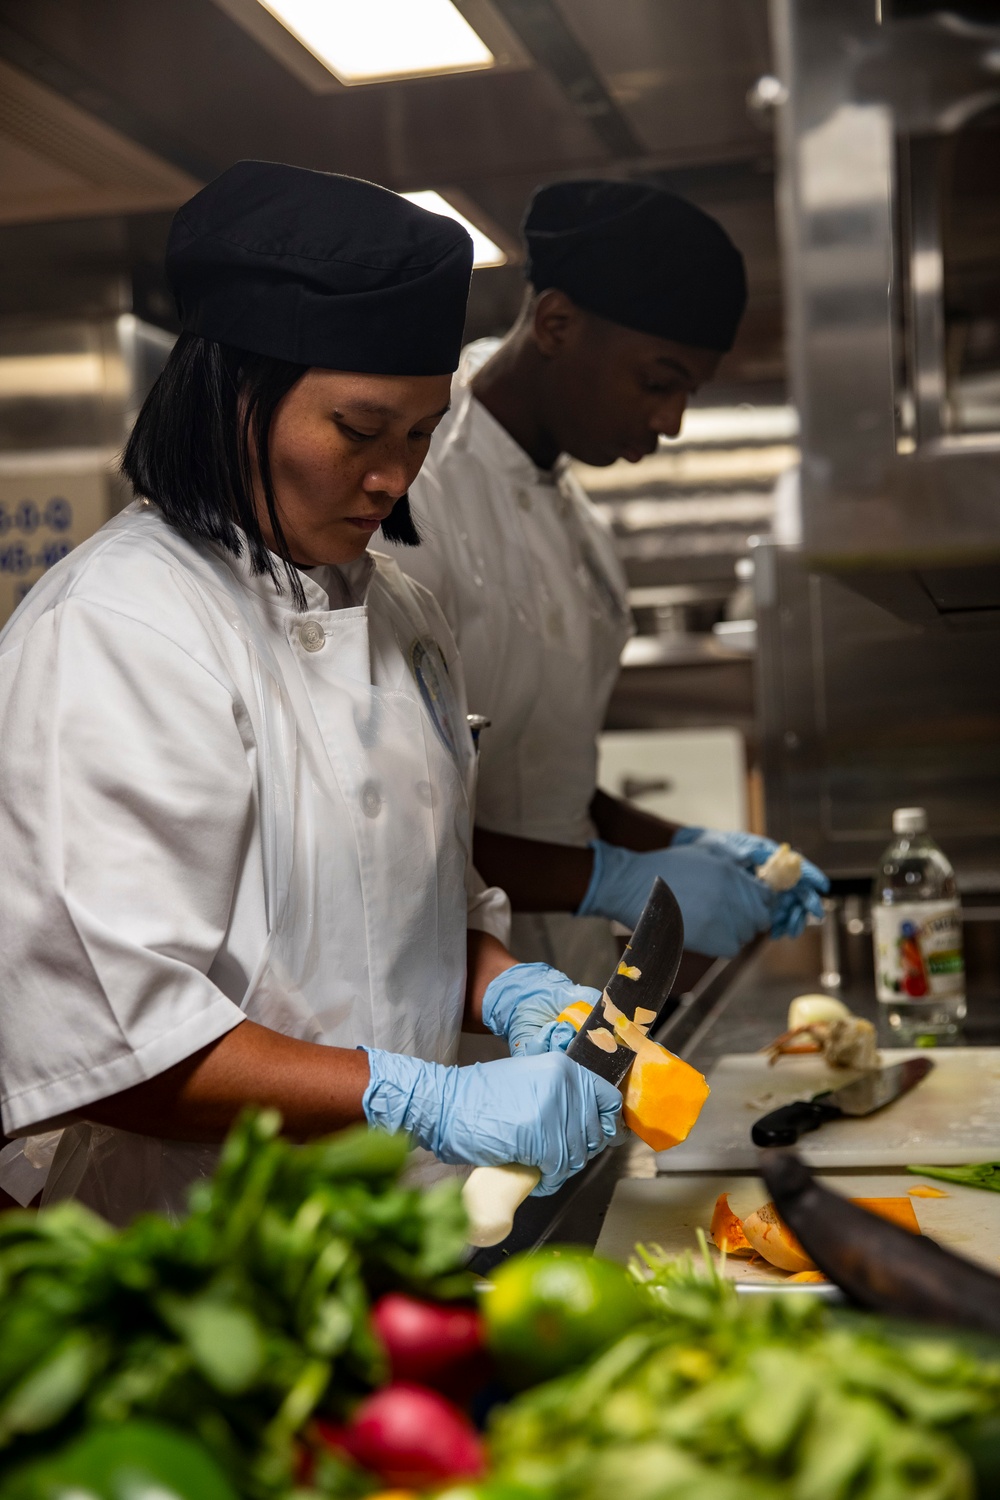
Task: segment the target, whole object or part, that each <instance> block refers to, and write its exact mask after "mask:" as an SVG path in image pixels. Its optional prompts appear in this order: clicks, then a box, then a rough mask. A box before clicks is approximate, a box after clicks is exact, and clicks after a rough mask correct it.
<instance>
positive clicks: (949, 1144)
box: [656, 1047, 1000, 1172]
mask: <svg viewBox="0 0 1000 1500" xmlns="http://www.w3.org/2000/svg"><path fill="white" fill-rule="evenodd" d="M930 1055H931V1056H932V1057H933V1061H934V1069H933V1071H932V1072H931V1073H929V1074H928V1076H927V1077H926V1078H925V1079H923V1081H922V1082H921V1083H918V1084H917V1086H916V1088H914V1089H911V1090H910V1092H909V1093H908V1094H905V1095H904V1096H903V1097H902V1098H901V1099H897V1100H895V1102H894V1103H892V1104H890V1105H887V1106H886V1108H885V1109H882V1110H879V1111H878V1113H877V1114H874V1115H868V1116H867V1117H866V1118H864V1119H854V1120H834V1121H832V1122H831V1123H830V1124H829V1125H822V1126H821V1127H820V1128H819V1130H815V1131H811V1132H810V1133H809V1134H808V1135H804V1136H802V1137H801V1139H800V1141H799V1145H798V1148H797V1149H798V1151H799V1154H800V1155H801V1156H802V1158H803V1160H804V1161H807V1162H808V1163H809V1165H810V1166H813V1167H822V1168H832V1167H905V1166H909V1165H910V1164H911V1163H916V1164H918V1165H924V1164H926V1165H927V1166H934V1167H940V1166H954V1165H956V1164H961V1163H964V1162H974V1161H994V1160H1000V1047H948V1048H944V1047H942V1048H940V1049H938V1050H937V1051H935V1052H933V1053H932V1054H930ZM926 1056H928V1053H927V1052H923V1051H906V1050H905V1049H902V1048H899V1049H897V1048H892V1049H885V1050H884V1051H883V1053H882V1061H883V1064H886V1065H888V1064H890V1063H895V1062H903V1061H904V1060H905V1059H906V1058H908V1057H926ZM859 1076H860V1075H859V1074H857V1073H848V1072H845V1071H844V1070H843V1069H837V1070H834V1069H832V1068H828V1067H827V1066H826V1064H825V1063H824V1062H823V1061H822V1060H821V1059H820V1058H818V1057H782V1058H779V1060H778V1062H777V1063H775V1065H774V1066H773V1067H771V1065H770V1064H769V1062H768V1059H767V1058H766V1057H765V1056H763V1055H762V1054H761V1053H759V1052H750V1053H734V1054H732V1055H730V1056H729V1057H722V1058H720V1059H719V1061H718V1062H717V1063H716V1065H715V1067H714V1068H713V1069H712V1070H711V1072H710V1073H709V1075H708V1081H709V1084H710V1086H711V1090H712V1092H711V1094H710V1095H709V1097H708V1100H707V1101H706V1103H705V1107H704V1108H703V1110H702V1112H701V1116H700V1117H699V1119H698V1123H697V1124H696V1125H695V1127H694V1129H693V1130H692V1132H691V1134H690V1135H689V1136H688V1138H687V1140H686V1141H682V1142H681V1144H680V1145H679V1146H674V1147H673V1149H672V1150H670V1151H661V1152H659V1153H658V1155H657V1157H656V1167H657V1171H659V1172H720V1171H721V1172H726V1171H730V1172H731V1171H735V1172H740V1171H752V1170H753V1169H754V1168H755V1167H756V1165H757V1148H756V1147H755V1146H754V1144H753V1142H752V1141H751V1139H750V1127H751V1126H752V1125H753V1123H754V1121H755V1120H758V1119H760V1117H761V1115H765V1114H767V1113H768V1112H769V1111H770V1110H772V1109H777V1108H778V1107H779V1106H780V1105H782V1104H789V1103H791V1101H792V1100H793V1099H808V1098H810V1097H811V1096H812V1095H813V1094H818V1093H819V1092H820V1091H821V1090H822V1089H829V1088H840V1087H841V1086H842V1085H843V1084H845V1083H850V1082H851V1080H852V1079H854V1078H857V1077H859Z"/></svg>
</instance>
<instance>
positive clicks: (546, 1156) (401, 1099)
mask: <svg viewBox="0 0 1000 1500" xmlns="http://www.w3.org/2000/svg"><path fill="white" fill-rule="evenodd" d="M363 1050H364V1051H366V1052H367V1053H368V1066H369V1068H370V1070H371V1077H370V1079H369V1082H368V1087H367V1088H366V1089H365V1093H364V1099H363V1100H362V1107H363V1109H364V1112H365V1119H366V1120H367V1121H368V1123H369V1125H376V1126H379V1127H380V1128H381V1129H383V1130H390V1131H396V1130H408V1131H409V1132H410V1134H411V1135H412V1136H414V1137H415V1138H416V1140H417V1142H418V1144H419V1145H421V1146H425V1147H426V1148H427V1150H428V1151H432V1152H433V1153H434V1155H435V1156H436V1157H438V1159H439V1160H440V1161H446V1162H461V1163H463V1164H466V1165H468V1166H476V1167H482V1166H492V1167H498V1166H504V1165H506V1164H508V1163H510V1162H517V1163H519V1164H520V1165H521V1166H525V1167H537V1168H538V1169H539V1171H540V1172H541V1174H542V1180H541V1182H540V1183H539V1185H538V1187H537V1188H536V1189H535V1193H536V1194H537V1195H538V1196H539V1197H544V1196H546V1195H547V1194H548V1193H554V1192H556V1191H557V1189H558V1188H561V1187H562V1185H563V1183H564V1182H565V1181H566V1179H567V1178H568V1177H572V1175H573V1173H574V1172H579V1170H580V1168H581V1167H582V1166H585V1165H586V1163H587V1162H588V1161H589V1160H590V1158H591V1157H592V1156H596V1155H597V1153H598V1152H599V1151H603V1150H604V1148H605V1146H607V1145H608V1143H609V1142H610V1141H611V1139H612V1137H613V1136H614V1134H615V1130H616V1127H617V1124H618V1115H619V1111H620V1110H621V1107H622V1096H621V1094H620V1093H619V1092H618V1090H617V1089H616V1088H615V1087H614V1085H613V1084H610V1083H608V1081H607V1080H606V1079H604V1078H601V1077H600V1076H599V1075H598V1074H597V1073H591V1072H589V1071H588V1070H587V1069H586V1068H581V1067H580V1065H579V1063H575V1062H573V1061H572V1060H571V1059H570V1058H568V1057H567V1056H566V1055H565V1053H563V1052H546V1053H544V1054H543V1055H542V1056H540V1057H524V1058H520V1057H502V1058H500V1059H499V1061H498V1062H487V1063H473V1064H472V1066H471V1067H468V1068H447V1067H445V1066H444V1065H443V1064H442V1063H433V1062H425V1061H424V1060H423V1059H422V1058H419V1057H406V1056H405V1055H404V1054H403V1053H401V1052H381V1051H379V1049H378V1048H376V1047H366V1048H364V1049H363Z"/></svg>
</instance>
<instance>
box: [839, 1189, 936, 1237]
mask: <svg viewBox="0 0 1000 1500" xmlns="http://www.w3.org/2000/svg"><path fill="white" fill-rule="evenodd" d="M851 1202H852V1203H856V1204H857V1205H858V1207H859V1208H867V1210H868V1212H869V1213H870V1214H878V1216H879V1218H880V1219H888V1220H889V1223H890V1224H898V1225H899V1227H900V1229H908V1230H909V1231H910V1233H911V1234H919V1233H920V1225H919V1224H918V1223H917V1216H916V1214H915V1213H914V1211H913V1204H912V1203H911V1202H910V1200H909V1198H852V1199H851Z"/></svg>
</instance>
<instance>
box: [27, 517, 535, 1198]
mask: <svg viewBox="0 0 1000 1500" xmlns="http://www.w3.org/2000/svg"><path fill="white" fill-rule="evenodd" d="M349 571H350V572H351V576H350V578H349V579H345V578H344V577H343V576H341V575H346V574H348V572H349ZM324 573H325V574H328V575H330V584H331V587H330V590H329V591H327V590H326V589H325V588H324V587H321V586H320V582H319V581H318V580H320V579H322V577H323V575H324ZM334 583H336V585H337V587H338V588H339V589H340V591H341V593H343V594H346V596H347V597H349V598H351V597H355V598H357V599H359V600H360V601H361V602H360V603H357V604H355V605H354V606H353V607H351V606H348V607H343V608H336V609H330V608H329V605H330V595H331V594H332V593H334V592H335V590H334V587H333V585H334ZM303 587H304V588H305V591H306V595H307V601H308V604H309V609H310V613H311V615H312V616H313V618H311V619H308V620H306V621H304V622H302V623H301V624H300V623H299V621H300V620H301V616H299V615H297V613H296V611H295V609H294V606H293V604H292V601H291V599H290V597H289V593H288V589H287V586H286V588H285V590H284V593H278V592H277V591H276V589H275V587H274V585H273V584H272V583H271V581H270V580H269V579H268V578H266V577H254V576H253V575H252V574H251V573H250V570H249V566H248V565H247V564H246V563H245V562H244V561H241V560H238V559H235V558H232V557H230V556H229V555H228V554H225V553H224V552H223V551H222V550H221V549H219V548H216V547H213V546H210V545H207V544H205V545H194V544H192V543H191V542H189V541H187V540H185V539H184V538H183V537H182V536H181V535H180V534H179V533H177V532H175V531H173V530H172V528H170V527H169V526H168V525H167V524H166V523H165V522H164V521H163V520H162V518H161V517H160V516H159V514H158V512H157V511H156V510H155V509H154V508H152V507H139V506H131V507H129V509H128V510H126V511H125V512H123V514H122V515H121V516H119V517H117V518H116V519H115V520H114V521H112V522H111V523H110V524H109V525H108V526H106V527H104V528H103V530H101V531H100V532H98V534H97V535H96V536H95V537H94V538H93V539H92V540H91V541H89V542H87V543H85V544H84V545H83V546H82V547H80V548H78V549H77V550H76V551H74V552H73V553H72V554H71V555H70V556H69V557H68V558H67V559H66V560H65V562H63V563H61V564H59V565H58V566H57V567H55V568H53V569H52V571H51V572H50V573H49V574H47V575H46V577H45V578H44V579H42V580H41V581H40V582H39V583H38V584H36V586H35V588H34V589H33V590H32V592H31V595H30V596H29V598H28V599H27V600H26V601H25V603H24V604H23V605H22V606H21V608H20V610H18V611H17V613H16V614H15V616H14V617H13V619H12V620H11V622H10V624H9V625H8V627H7V629H6V630H5V632H4V633H3V634H2V635H0V718H2V722H3V726H4V733H3V736H2V737H0V784H2V785H3V788H4V796H3V798H2V799H0V848H2V849H3V857H4V865H5V871H4V887H3V895H2V899H0V952H3V954H4V1003H3V1005H2V1006H0V1100H2V1111H3V1126H4V1130H5V1132H6V1133H8V1134H10V1133H13V1132H19V1133H22V1132H26V1131H30V1130H31V1128H32V1127H33V1126H37V1125H39V1123H40V1122H42V1121H49V1120H52V1119H53V1118H56V1119H58V1117H60V1116H64V1115H65V1114H67V1113H68V1112H70V1111H74V1110H79V1109H81V1108H82V1107H84V1106H86V1105H87V1104H88V1103H90V1102H92V1101H93V1100H96V1099H101V1098H104V1097H107V1096H108V1095H111V1094H115V1093H118V1092H120V1091H121V1090H122V1089H126V1088H128V1087H129V1086H130V1085H133V1084H136V1083H139V1082H141V1081H142V1080H144V1079H147V1078H150V1077H152V1076H154V1075H156V1074H157V1073H160V1072H162V1071H163V1070H164V1069H166V1068H169V1067H171V1066H172V1065H173V1064H175V1063H177V1062H179V1061H181V1060H182V1059H184V1058H186V1057H189V1056H190V1055H191V1054H192V1053H193V1052H195V1051H197V1050H198V1049H199V1048H201V1047H204V1046H206V1045H207V1044H208V1043H210V1042H212V1041H214V1040H216V1039H217V1038H219V1037H221V1036H222V1035H224V1034H225V1033H226V1032H227V1031H229V1030H230V1029H231V1028H232V1027H233V1026H235V1025H237V1024H238V1023H239V1022H240V1021H241V1020H242V1019H243V1018H244V1016H248V1017H251V1018H252V1019H254V1020H256V1021H258V1022H260V1023H262V1024H263V1025H267V1026H270V1027H272V1028H274V1029H275V1030H278V1031H281V1032H284V1033H286V1034H287V1035H291V1036H298V1037H305V1038H308V1039H312V1040H315V1041H319V1042H327V1043H331V1044H335V1045H341V1046H348V1047H354V1046H356V1045H358V1044H359V1043H367V1044H372V1045H375V1046H378V1047H386V1048H390V1049H393V1050H396V1051H401V1052H408V1053H411V1054H413V1055H416V1056H420V1057H425V1058H430V1059H434V1060H436V1061H439V1062H444V1063H449V1062H452V1061H453V1060H454V1059H455V1056H456V1054H457V1048H458V1039H459V1030H460V1019H461V1014H462V1006H463V990H464V975H465V961H466V960H465V950H466V929H467V925H470V924H471V925H473V926H482V927H485V928H487V929H488V930H491V931H493V932H495V933H496V934H497V935H498V936H500V937H504V936H505V935H506V917H505V906H506V903H505V901H504V899H503V897H502V896H501V895H500V893H499V892H488V891H485V890H484V888H483V886H482V883H481V882H480V881H478V878H477V877H476V876H475V873H474V872H473V871H472V868H471V863H470V855H469V850H470V842H471V840H470V803H471V796H472V781H473V776H474V757H473V753H472V744H471V739H470V737H469V734H468V730H467V727H466V723H465V713H466V703H465V695H464V689H463V686H462V676H461V668H460V664H459V662H458V660H457V655H456V653H455V648H454V643H453V642H452V640H451V636H450V633H449V631H448V628H447V625H446V624H445V622H444V619H443V617H442V616H441V613H440V610H439V609H438V607H437V605H436V604H435V603H434V601H433V600H432V599H431V598H430V596H429V595H428V594H427V593H426V592H425V591H424V590H423V589H420V588H419V587H417V586H415V585H414V584H413V583H411V582H410V580H408V579H406V578H404V577H403V576H402V575H401V573H400V572H399V570H398V568H397V567H396V566H395V564H394V563H392V562H390V561H387V560H386V559H384V558H383V559H378V561H377V565H376V562H375V561H374V560H372V559H371V558H367V557H366V558H364V559H362V560H361V562H360V563H359V564H354V565H352V570H348V569H340V570H336V569H326V570H324V569H318V570H315V571H314V573H312V574H310V575H308V576H304V577H303ZM317 615H322V623H320V620H319V619H317V618H316V616H317ZM314 643H315V644H314ZM317 645H318V646H320V647H323V646H325V648H326V649H325V650H317ZM300 648H304V650H305V652H307V653H308V655H303V654H302V650H301V649H300ZM431 679H433V689H434V693H433V695H432V694H431V693H430V692H429V690H428V682H429V681H430V680H431ZM428 785H430V786H432V787H433V788H434V799H433V801H434V804H435V805H434V806H433V807H431V806H429V799H428V798H427V797H426V795H421V794H420V792H419V791H418V790H417V789H418V788H424V787H426V786H428ZM155 1128H156V1122H155V1120H151V1121H150V1135H149V1136H134V1135H127V1134H124V1133H122V1132H116V1131H111V1130H105V1129H102V1128H97V1127H89V1126H71V1127H70V1128H69V1129H67V1130H66V1132H65V1134H64V1137H63V1142H62V1145H61V1146H60V1149H59V1153H58V1154H57V1158H56V1163H55V1165H54V1167H53V1176H52V1178H50V1188H49V1190H48V1191H49V1195H50V1196H60V1195H61V1194H62V1193H63V1192H65V1191H73V1192H74V1193H75V1195H77V1196H80V1197H82V1198H83V1199H84V1200H85V1201H88V1202H90V1203H91V1204H92V1205H93V1206H94V1207H95V1208H97V1209H98V1210H99V1211H101V1212H104V1213H106V1214H108V1215H110V1216H111V1217H112V1218H114V1219H117V1220H119V1221H124V1220H126V1219H128V1218H129V1217H131V1215H132V1214H133V1213H134V1212H136V1211H137V1210H138V1209H140V1208H145V1207H154V1208H166V1209H170V1210H174V1211H179V1210H181V1209H182V1208H183V1204H184V1201H185V1192H186V1185H187V1183H188V1182H189V1181H190V1180H191V1178H192V1177H193V1176H196V1175H197V1174H198V1173H199V1172H203V1171H205V1170H208V1169H209V1168H210V1166H211V1161H212V1156H213V1153H212V1151H211V1150H210V1149H209V1148H204V1147H189V1146H175V1145H172V1144H171V1143H169V1142H165V1141H158V1140H156V1138H155Z"/></svg>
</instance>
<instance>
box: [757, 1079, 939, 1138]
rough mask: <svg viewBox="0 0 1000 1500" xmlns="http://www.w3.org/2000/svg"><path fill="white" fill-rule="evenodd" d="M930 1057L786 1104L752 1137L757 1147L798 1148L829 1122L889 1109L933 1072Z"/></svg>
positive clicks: (759, 1122)
mask: <svg viewBox="0 0 1000 1500" xmlns="http://www.w3.org/2000/svg"><path fill="white" fill-rule="evenodd" d="M933 1066H934V1063H933V1061H932V1060H931V1058H929V1057H911V1058H910V1059H909V1061H908V1062H901V1063H895V1064H894V1065H893V1066H892V1067H891V1068H879V1069H878V1071H877V1072H874V1073H865V1074H864V1075H863V1077H861V1078H858V1079H856V1080H855V1082H854V1083H848V1084H845V1085H844V1087H843V1088H842V1089H827V1090H826V1091H825V1092H824V1093H822V1094H816V1095H815V1096H814V1097H813V1098H812V1099H798V1100H796V1101H795V1103H794V1104H785V1105H783V1106H782V1108H781V1109H774V1110H772V1111H771V1113H770V1114H769V1115H764V1117H763V1119H760V1120H758V1121H757V1123H756V1125H754V1127H753V1129H752V1130H751V1132H750V1134H751V1136H752V1137H753V1143H754V1145H755V1146H794V1145H795V1142H796V1141H797V1140H798V1138H799V1136H800V1135H804V1134H805V1133H806V1132H807V1131H809V1130H818V1129H819V1127H820V1126H821V1125H825V1124H826V1123H827V1121H828V1120H843V1119H854V1118H859V1117H861V1116H863V1115H873V1114H874V1113H875V1111H876V1110H879V1109H885V1107H886V1105H887V1104H892V1102H893V1101H894V1100H895V1099H899V1098H900V1097H901V1096H902V1095H903V1094H908V1093H909V1092H910V1089H912V1088H915V1087H916V1085H917V1084H918V1083H919V1082H920V1080H921V1079H922V1078H926V1077H927V1074H928V1073H929V1072H930V1071H931V1069H932V1068H933Z"/></svg>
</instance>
